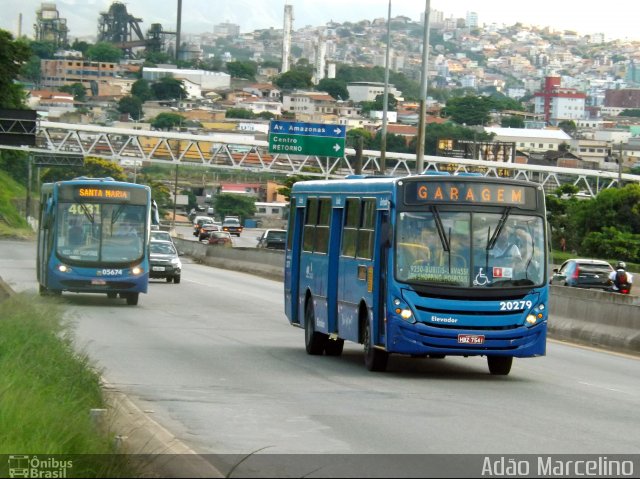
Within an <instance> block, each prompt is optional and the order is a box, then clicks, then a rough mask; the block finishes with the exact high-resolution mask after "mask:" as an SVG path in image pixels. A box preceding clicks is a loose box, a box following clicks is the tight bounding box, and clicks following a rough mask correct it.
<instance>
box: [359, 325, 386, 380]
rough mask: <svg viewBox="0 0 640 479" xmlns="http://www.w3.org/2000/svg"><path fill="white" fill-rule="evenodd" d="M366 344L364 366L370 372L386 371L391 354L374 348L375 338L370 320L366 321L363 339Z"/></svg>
mask: <svg viewBox="0 0 640 479" xmlns="http://www.w3.org/2000/svg"><path fill="white" fill-rule="evenodd" d="M362 340H363V341H362V342H363V343H364V365H365V366H366V367H367V369H368V370H369V371H384V370H385V369H387V361H388V360H389V353H387V352H386V351H382V350H381V349H376V348H374V347H373V338H372V335H371V324H370V322H369V321H368V320H365V321H364V332H363V337H362Z"/></svg>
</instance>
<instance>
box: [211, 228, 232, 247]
mask: <svg viewBox="0 0 640 479" xmlns="http://www.w3.org/2000/svg"><path fill="white" fill-rule="evenodd" d="M209 244H212V245H218V246H226V247H228V248H230V247H232V246H233V241H232V240H231V235H230V234H229V233H227V232H226V231H212V232H211V234H210V235H209Z"/></svg>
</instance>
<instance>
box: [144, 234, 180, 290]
mask: <svg viewBox="0 0 640 479" xmlns="http://www.w3.org/2000/svg"><path fill="white" fill-rule="evenodd" d="M149 269H150V271H149V277H150V278H165V279H166V280H167V283H170V282H171V280H173V282H174V283H176V284H178V283H179V282H180V275H181V273H182V261H180V258H179V257H178V251H177V250H176V248H175V246H174V245H173V243H171V242H170V241H155V240H154V241H150V242H149Z"/></svg>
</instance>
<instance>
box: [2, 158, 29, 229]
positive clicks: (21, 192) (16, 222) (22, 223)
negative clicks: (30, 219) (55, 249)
mask: <svg viewBox="0 0 640 479" xmlns="http://www.w3.org/2000/svg"><path fill="white" fill-rule="evenodd" d="M26 196H27V191H26V189H25V188H24V186H22V185H20V184H18V183H16V182H15V181H14V180H13V179H12V178H11V177H10V176H9V175H7V173H6V172H4V171H2V170H0V238H24V239H27V238H33V237H34V233H33V230H32V229H31V228H30V227H29V225H28V224H27V221H26V220H25V219H24V218H23V217H22V216H20V214H19V213H18V210H17V209H16V205H15V203H14V201H15V200H16V199H23V200H24V199H25V198H26ZM34 201H35V200H34Z"/></svg>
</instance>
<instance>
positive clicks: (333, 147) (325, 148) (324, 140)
mask: <svg viewBox="0 0 640 479" xmlns="http://www.w3.org/2000/svg"><path fill="white" fill-rule="evenodd" d="M345 137H346V127H344V126H343V125H332V124H323V123H303V122H291V121H279V120H273V121H271V122H270V123H269V153H287V154H290V155H315V156H332V157H338V158H339V157H342V156H344V143H345Z"/></svg>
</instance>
